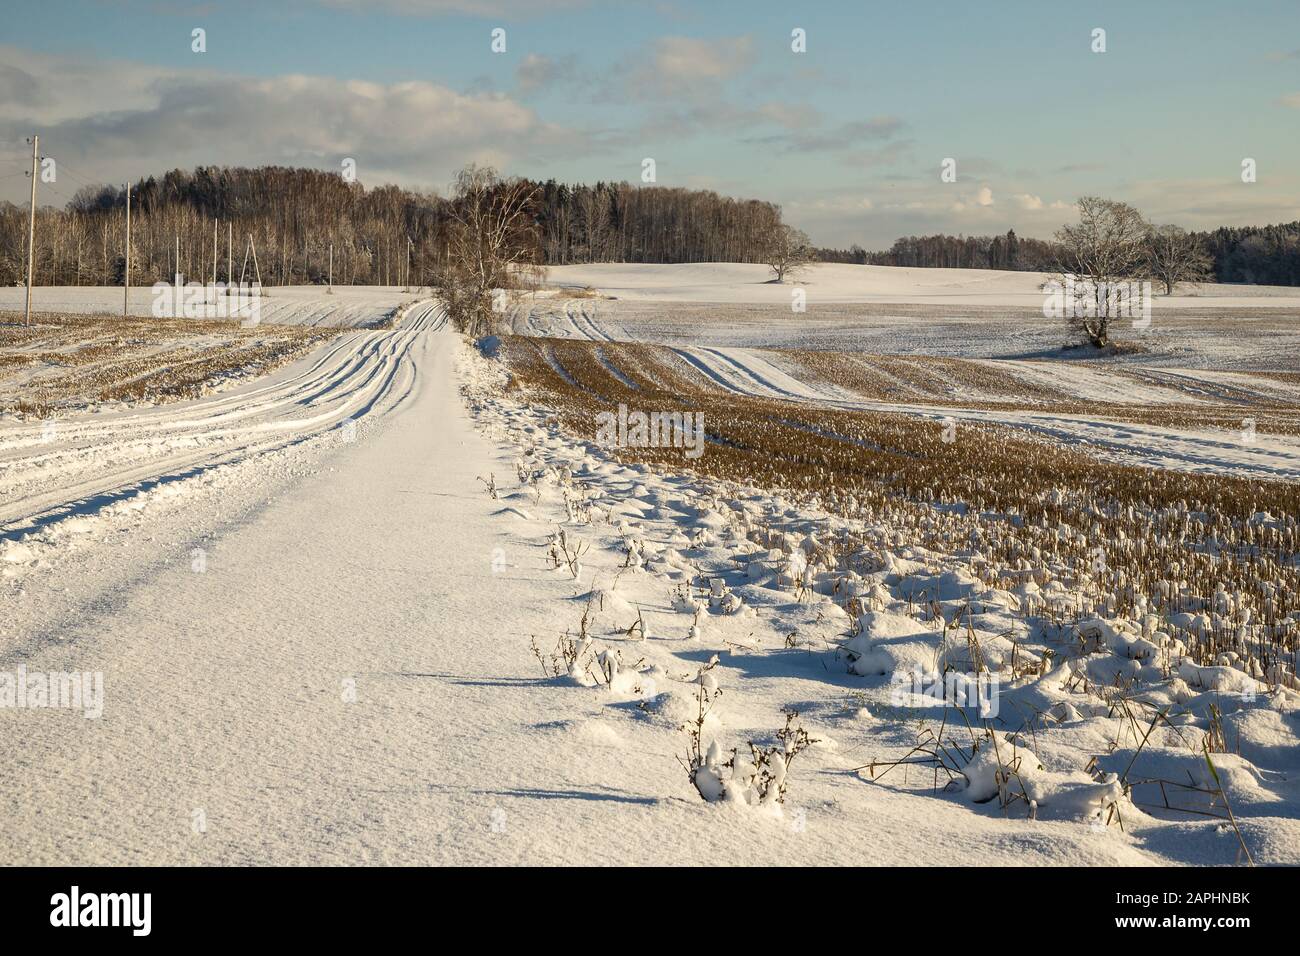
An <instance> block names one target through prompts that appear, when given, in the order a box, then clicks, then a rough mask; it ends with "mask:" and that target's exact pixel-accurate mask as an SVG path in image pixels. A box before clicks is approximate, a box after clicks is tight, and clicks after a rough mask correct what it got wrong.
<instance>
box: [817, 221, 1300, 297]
mask: <svg viewBox="0 0 1300 956" xmlns="http://www.w3.org/2000/svg"><path fill="white" fill-rule="evenodd" d="M1186 235H1187V236H1188V237H1189V239H1190V242H1191V243H1192V244H1193V245H1194V246H1196V247H1197V248H1199V249H1201V250H1202V251H1203V252H1204V254H1205V255H1206V256H1207V257H1208V259H1209V263H1208V270H1207V273H1206V275H1205V276H1204V277H1205V278H1207V279H1213V280H1214V281H1216V282H1239V283H1246V284H1254V285H1287V286H1290V285H1300V221H1297V222H1288V223H1280V224H1278V225H1272V226H1222V227H1220V228H1218V229H1214V230H1212V231H1208V232H1207V231H1189V232H1187V233H1186ZM816 254H817V258H818V259H819V260H820V261H822V262H851V263H858V264H860V265H877V266H913V267H919V268H931V269H1004V270H1008V271H1024V272H1051V271H1053V270H1054V269H1055V268H1056V266H1057V264H1058V262H1059V260H1060V257H1061V249H1060V244H1059V243H1058V242H1056V241H1054V240H1046V239H1032V238H1027V237H1021V236H1017V235H1016V233H1015V230H1013V229H1009V230H1007V232H1006V234H1005V235H1000V236H960V235H958V236H949V235H943V234H939V235H933V236H907V237H905V238H902V239H897V240H895V241H894V244H893V245H892V246H890V247H889V249H887V250H884V251H882V252H868V251H867V250H866V249H864V248H862V246H860V245H853V246H850V247H849V248H848V249H817V250H816Z"/></svg>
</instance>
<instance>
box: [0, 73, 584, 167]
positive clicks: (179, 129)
mask: <svg viewBox="0 0 1300 956" xmlns="http://www.w3.org/2000/svg"><path fill="white" fill-rule="evenodd" d="M63 65H64V61H63V59H62V58H58V57H50V58H48V60H47V62H46V63H44V64H39V63H37V64H35V67H36V68H35V69H33V62H32V59H31V58H30V57H29V58H28V62H27V63H26V64H25V67H26V68H25V69H23V75H16V74H14V73H13V72H11V71H6V72H5V73H0V135H2V136H4V137H5V138H8V139H18V138H21V137H22V136H25V135H27V134H28V133H30V132H31V131H33V130H35V131H36V132H38V133H40V135H41V146H42V149H43V151H45V152H46V153H47V154H48V155H51V156H54V157H55V158H56V159H58V160H67V161H68V166H69V167H70V168H71V169H73V170H76V171H77V173H78V175H79V176H80V177H81V178H83V179H94V180H96V181H105V182H120V181H123V180H124V179H126V178H130V177H134V176H139V175H144V174H148V173H157V172H161V171H164V170H166V169H168V168H171V167H173V166H182V167H184V166H193V165H199V164H230V165H235V164H238V165H257V164H263V163H273V164H286V165H303V166H313V167H317V168H323V169H330V168H333V169H338V168H340V164H341V162H342V160H343V159H344V158H353V159H355V160H356V162H357V168H358V174H359V176H360V178H361V181H362V182H365V183H367V184H370V185H375V184H378V183H380V182H385V181H393V182H398V183H402V184H407V185H428V184H431V183H437V184H442V183H445V182H447V181H448V180H449V179H450V177H451V175H452V173H453V172H454V170H455V169H457V168H458V167H459V166H461V165H462V164H464V163H465V162H469V161H479V162H494V163H497V164H501V165H506V164H510V163H518V164H519V165H520V168H519V169H518V170H515V171H518V172H531V171H535V168H536V166H537V165H540V164H542V163H545V162H548V161H552V160H555V159H557V158H560V159H562V158H574V157H578V156H584V155H588V154H590V153H591V152H592V151H594V150H595V149H598V148H601V146H602V145H603V144H602V143H601V140H600V137H599V136H597V135H595V134H588V133H586V132H584V131H582V130H575V129H569V128H565V127H561V126H558V125H556V124H553V123H548V122H546V121H544V120H542V119H541V118H540V117H539V116H538V115H537V114H536V113H535V112H534V111H533V110H532V109H530V108H529V107H527V106H525V105H524V104H522V103H520V102H518V101H517V100H514V99H512V98H510V97H509V96H506V95H503V94H500V93H491V92H480V93H465V92H458V91H456V90H453V89H450V88H448V87H446V86H442V85H439V84H436V83H430V82H426V81H409V82H399V83H389V84H384V83H373V82H368V81H363V80H344V79H334V78H330V77H321V76H310V75H302V74H292V75H284V76H277V77H271V78H264V77H246V76H237V75H229V74H217V73H191V72H184V73H182V72H179V71H176V72H172V73H164V72H161V71H157V70H152V69H148V68H138V67H135V66H134V65H132V64H124V63H115V62H107V61H93V60H83V61H81V63H80V65H79V66H78V76H79V78H80V81H83V82H85V83H86V84H87V87H86V90H87V95H86V96H85V97H77V96H76V95H75V89H74V86H75V85H69V83H68V81H67V79H66V78H65V77H61V76H59V75H57V71H58V69H59V68H61V67H62V66H63ZM119 81H121V82H122V84H123V85H122V87H121V88H122V89H123V90H124V91H125V94H124V95H123V96H122V98H121V99H122V102H124V103H128V104H130V105H129V106H127V107H126V108H107V107H106V105H105V103H104V102H103V101H102V100H100V99H99V98H98V97H97V94H96V93H95V92H94V91H96V90H102V89H106V88H107V89H109V90H110V91H112V90H114V89H115V88H116V85H117V84H118V82H119ZM32 83H35V84H36V87H37V88H38V90H39V91H40V94H41V96H40V97H38V98H37V101H38V102H40V100H41V99H43V100H44V101H45V105H44V106H42V107H40V108H36V109H33V108H31V107H30V106H27V105H26V104H25V103H24V102H22V101H20V100H18V99H16V98H15V94H16V93H22V92H23V91H28V92H30V90H31V87H32ZM74 110H75V111H76V112H75V115H70V114H72V113H73V111H74ZM7 185H11V184H7Z"/></svg>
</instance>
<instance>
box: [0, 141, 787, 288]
mask: <svg viewBox="0 0 1300 956" xmlns="http://www.w3.org/2000/svg"><path fill="white" fill-rule="evenodd" d="M527 185H528V187H529V193H530V194H531V196H532V199H531V202H530V207H529V216H530V218H531V221H532V223H533V228H532V230H531V234H532V236H533V242H534V244H535V250H534V258H535V260H536V261H538V262H540V263H543V264H564V263H580V262H720V261H728V262H756V261H760V260H761V259H762V256H763V249H764V248H765V247H764V246H763V243H764V242H765V241H767V239H768V237H770V235H771V234H772V231H773V227H774V226H776V225H778V224H779V223H780V221H781V213H780V209H779V208H778V207H777V206H775V205H773V204H772V203H766V202H759V201H755V200H743V199H733V198H730V197H726V196H720V195H718V194H717V193H714V192H709V191H703V190H688V189H678V188H670V187H660V186H632V185H629V184H627V183H603V182H598V183H596V184H594V185H590V186H587V185H578V186H571V185H567V184H564V183H558V182H555V181H554V180H550V181H546V182H530V183H527ZM126 204H127V203H126V188H125V186H121V187H115V186H83V187H82V188H81V189H80V190H79V191H78V192H77V193H76V194H75V195H74V196H73V198H72V200H71V201H70V202H69V203H68V204H67V206H66V207H65V208H63V209H58V208H55V207H53V206H42V205H40V204H39V202H38V208H37V222H36V242H35V244H34V245H35V251H36V263H35V274H36V280H35V281H36V282H37V284H40V285H116V284H120V283H121V282H122V280H123V273H124V271H125V263H126V257H125V237H126ZM454 212H455V210H454V208H453V200H449V199H446V198H443V197H440V196H438V195H436V194H434V193H425V192H419V191H414V190H409V189H403V188H400V187H397V186H392V185H387V186H380V187H377V188H372V189H367V188H365V187H363V186H362V185H361V184H360V183H357V182H352V183H349V182H347V181H345V180H344V178H343V177H342V176H341V175H339V174H336V173H327V172H323V171H320V170H314V169H300V168H287V167H274V166H271V167H261V168H257V169H247V168H222V167H211V166H206V167H199V168H197V169H194V170H192V171H189V170H180V169H176V170H172V171H171V172H168V173H166V174H165V175H163V176H161V177H153V176H150V177H148V178H146V179H142V180H140V181H139V182H137V183H135V184H133V185H132V187H131V249H132V258H131V281H132V283H138V284H149V283H152V282H156V281H170V280H171V277H172V275H173V274H174V273H175V272H176V271H179V272H180V273H181V274H182V275H183V276H185V277H186V279H187V280H190V279H203V278H205V277H206V278H211V277H212V274H213V268H214V253H215V259H216V275H217V278H218V279H219V280H222V281H224V280H225V279H226V278H227V276H228V275H230V276H231V277H233V278H234V279H235V280H238V279H239V278H240V276H241V275H244V276H245V277H246V278H247V279H249V280H250V281H251V280H252V279H253V278H256V277H258V276H260V279H261V281H262V282H263V283H264V284H266V285H290V284H295V283H321V282H325V281H327V279H328V278H329V275H330V269H331V265H330V263H331V247H332V249H333V253H332V262H333V281H335V282H336V283H340V284H361V285H366V284H383V285H407V284H416V285H424V284H427V282H428V281H429V279H430V277H431V276H433V275H434V274H435V273H436V272H437V270H438V269H439V268H440V266H441V265H443V264H445V261H446V257H447V249H448V242H449V234H450V228H451V224H452V221H453V218H454V217H453V214H454ZM27 228H28V210H27V209H26V208H24V207H20V206H17V205H15V204H13V203H4V204H0V281H3V282H4V283H5V284H9V285H12V284H15V283H22V282H23V281H24V278H25V268H26V267H25V260H26V253H27Z"/></svg>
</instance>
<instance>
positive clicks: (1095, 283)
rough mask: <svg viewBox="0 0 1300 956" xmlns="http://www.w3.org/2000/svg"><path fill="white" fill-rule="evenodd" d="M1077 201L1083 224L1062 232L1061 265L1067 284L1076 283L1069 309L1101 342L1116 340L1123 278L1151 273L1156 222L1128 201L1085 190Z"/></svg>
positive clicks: (1058, 238)
mask: <svg viewBox="0 0 1300 956" xmlns="http://www.w3.org/2000/svg"><path fill="white" fill-rule="evenodd" d="M1077 206H1078V208H1079V224H1078V225H1076V226H1063V227H1062V228H1061V229H1060V230H1059V231H1058V232H1057V233H1056V241H1057V244H1058V248H1059V253H1058V255H1059V259H1058V263H1057V271H1058V272H1059V273H1060V277H1061V280H1062V286H1063V288H1067V289H1073V290H1074V291H1073V299H1072V301H1067V302H1066V308H1067V315H1068V316H1069V317H1070V318H1071V320H1072V324H1074V325H1075V326H1076V327H1078V328H1079V329H1080V330H1081V331H1082V332H1083V333H1084V334H1085V335H1086V336H1087V337H1088V341H1089V342H1091V343H1092V344H1093V345H1095V346H1097V347H1098V348H1105V347H1106V346H1107V345H1109V344H1110V326H1111V323H1112V321H1113V320H1114V319H1115V318H1117V317H1118V311H1119V306H1120V305H1121V301H1120V299H1119V297H1118V296H1117V295H1116V294H1115V292H1116V290H1117V289H1119V288H1120V285H1121V283H1129V282H1131V281H1133V280H1135V279H1140V278H1143V277H1145V276H1147V275H1149V274H1150V271H1149V265H1150V261H1149V256H1148V249H1149V236H1150V234H1151V227H1150V225H1149V224H1148V223H1147V221H1146V220H1145V219H1143V218H1142V214H1141V213H1139V212H1138V211H1137V210H1136V209H1134V208H1133V207H1132V206H1130V205H1129V204H1128V203H1122V202H1116V201H1115V200H1113V199H1102V198H1100V197H1098V196H1084V197H1083V198H1081V199H1080V200H1079V201H1078V203H1077Z"/></svg>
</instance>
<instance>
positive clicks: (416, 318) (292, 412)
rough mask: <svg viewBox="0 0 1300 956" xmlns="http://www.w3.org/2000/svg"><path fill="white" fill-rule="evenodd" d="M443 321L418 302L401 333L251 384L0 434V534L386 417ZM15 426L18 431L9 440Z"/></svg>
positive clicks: (348, 342) (431, 305) (366, 335)
mask: <svg viewBox="0 0 1300 956" xmlns="http://www.w3.org/2000/svg"><path fill="white" fill-rule="evenodd" d="M445 327H446V317H445V313H444V312H443V311H442V308H441V306H439V305H438V304H437V303H435V302H425V303H419V304H417V305H414V306H412V307H411V308H410V309H409V310H408V311H407V313H406V315H405V316H404V318H403V320H402V322H401V324H400V327H399V328H397V329H394V330H392V331H370V332H346V333H343V335H342V337H341V339H340V340H335V341H333V342H331V343H329V344H327V345H325V346H323V347H322V348H321V349H318V350H317V351H316V353H314V354H313V356H311V357H309V358H308V359H305V360H303V361H304V362H306V363H307V367H306V368H302V369H300V370H293V369H294V366H290V369H291V371H290V372H288V373H287V374H285V375H279V374H277V373H273V374H272V376H271V378H272V379H273V381H271V382H269V383H265V384H259V385H257V386H256V387H253V388H249V389H247V390H244V389H239V390H235V391H234V392H231V393H224V394H222V395H220V396H212V397H211V398H201V399H196V400H194V401H191V402H184V403H178V404H175V405H168V406H161V407H158V408H152V409H147V410H142V411H141V412H139V413H131V412H127V413H121V414H114V416H113V418H112V419H111V420H108V421H96V422H93V423H83V422H76V421H73V422H71V423H69V424H68V425H67V426H66V428H67V430H68V434H67V435H66V436H61V437H60V438H59V441H58V442H57V443H54V444H52V445H50V444H43V443H41V441H40V439H39V430H37V429H32V428H30V427H27V426H24V427H23V428H20V429H4V430H0V448H3V449H4V454H3V456H0V537H3V538H12V537H16V536H17V535H19V534H22V533H24V532H26V531H28V530H32V529H33V528H37V527H41V526H44V525H46V524H49V523H51V522H52V521H54V520H57V519H58V518H59V517H61V516H66V515H71V514H77V513H80V512H82V511H83V510H84V509H85V508H86V507H87V506H89V505H90V504H93V503H95V502H99V501H103V500H107V499H113V498H121V497H125V496H127V495H129V494H131V493H132V491H133V489H139V488H141V487H143V486H146V485H152V484H157V483H159V482H165V481H168V480H173V479H174V478H175V477H176V476H178V475H180V476H187V475H189V474H194V473H197V472H201V471H204V470H208V469H211V468H215V467H220V466H221V465H224V464H229V463H232V462H236V461H239V460H243V459H247V458H250V457H254V456H257V455H260V454H263V453H265V452H268V451H273V450H277V449H283V448H285V447H289V446H291V445H294V444H297V443H299V442H301V441H303V440H305V439H307V438H310V437H313V436H315V435H318V434H320V433H321V432H324V431H327V430H329V429H332V428H337V427H340V426H341V425H343V424H344V423H345V422H346V421H349V420H351V421H356V420H360V419H363V418H365V417H366V416H369V415H375V414H384V413H386V412H387V411H389V410H391V409H392V408H394V407H396V406H397V405H400V404H401V402H402V401H403V399H404V397H405V396H406V395H407V394H408V393H409V391H410V388H411V385H412V383H413V381H414V377H415V370H414V366H413V363H412V359H411V352H412V349H413V347H414V345H415V344H416V343H417V342H418V341H419V340H420V338H421V337H422V336H424V335H426V334H430V333H435V332H438V331H441V330H442V329H444V328H445ZM301 364H302V363H295V365H301ZM12 432H17V433H18V434H17V435H15V436H14V437H13V438H11V437H10V434H9V433H12Z"/></svg>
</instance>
